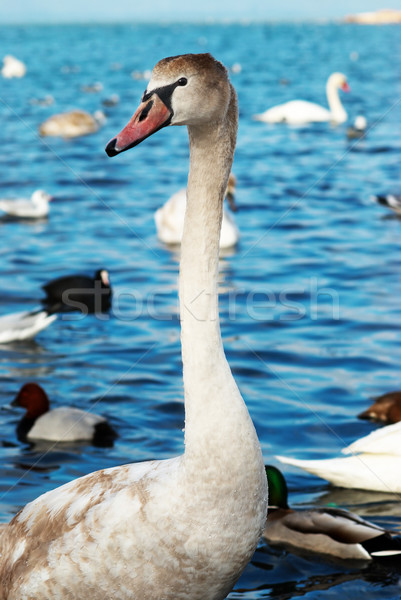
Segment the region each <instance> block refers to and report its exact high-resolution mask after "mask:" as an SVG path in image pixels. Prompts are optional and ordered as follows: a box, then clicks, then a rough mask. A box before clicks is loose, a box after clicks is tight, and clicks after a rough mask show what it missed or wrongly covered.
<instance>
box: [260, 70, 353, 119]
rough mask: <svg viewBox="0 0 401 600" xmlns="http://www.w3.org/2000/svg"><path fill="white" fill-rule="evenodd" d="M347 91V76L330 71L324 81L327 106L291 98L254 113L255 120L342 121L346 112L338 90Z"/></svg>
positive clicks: (345, 116)
mask: <svg viewBox="0 0 401 600" xmlns="http://www.w3.org/2000/svg"><path fill="white" fill-rule="evenodd" d="M340 89H341V90H342V91H343V92H349V90H350V88H349V85H348V82H347V78H346V76H345V75H343V74H342V73H332V74H331V75H330V77H329V78H328V80H327V83H326V94H327V102H328V105H329V108H328V109H327V108H325V107H324V106H320V105H319V104H315V103H314V102H308V101H306V100H291V101H290V102H285V103H284V104H279V105H278V106H273V107H272V108H269V109H268V110H266V111H265V112H264V113H262V114H260V115H255V116H254V118H255V119H256V120H257V121H264V122H265V123H288V124H289V125H304V124H306V123H318V122H325V121H330V122H332V123H336V124H337V123H344V122H345V121H346V120H347V113H346V111H345V109H344V107H343V105H342V103H341V100H340V96H339V93H338V91H339V90H340Z"/></svg>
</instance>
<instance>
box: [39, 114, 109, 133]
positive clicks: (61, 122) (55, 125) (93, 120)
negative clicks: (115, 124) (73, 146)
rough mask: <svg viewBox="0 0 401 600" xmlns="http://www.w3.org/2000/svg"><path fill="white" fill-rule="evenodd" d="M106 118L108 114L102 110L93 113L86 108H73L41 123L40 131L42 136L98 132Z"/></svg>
mask: <svg viewBox="0 0 401 600" xmlns="http://www.w3.org/2000/svg"><path fill="white" fill-rule="evenodd" d="M105 120H106V116H105V114H104V112H103V111H101V110H97V111H96V112H95V113H94V114H93V115H91V114H90V113H88V112H86V111H85V110H71V111H69V112H65V113H59V114H57V115H53V116H51V117H49V118H48V119H46V121H44V122H43V123H41V125H39V133H40V135H42V136H55V137H57V136H59V137H64V138H74V137H80V136H82V135H89V134H90V133H96V131H98V130H99V128H100V127H101V126H102V125H103V124H104V122H105Z"/></svg>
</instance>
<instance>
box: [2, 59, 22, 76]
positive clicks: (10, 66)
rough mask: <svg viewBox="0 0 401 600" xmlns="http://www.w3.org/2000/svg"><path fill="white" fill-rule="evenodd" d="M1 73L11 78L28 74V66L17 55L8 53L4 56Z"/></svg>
mask: <svg viewBox="0 0 401 600" xmlns="http://www.w3.org/2000/svg"><path fill="white" fill-rule="evenodd" d="M1 74H2V75H3V77H5V78H6V79H11V78H13V77H24V75H25V74H26V66H25V65H24V63H23V62H22V61H21V60H18V58H15V56H11V54H7V55H6V56H5V57H4V58H3V68H2V69H1Z"/></svg>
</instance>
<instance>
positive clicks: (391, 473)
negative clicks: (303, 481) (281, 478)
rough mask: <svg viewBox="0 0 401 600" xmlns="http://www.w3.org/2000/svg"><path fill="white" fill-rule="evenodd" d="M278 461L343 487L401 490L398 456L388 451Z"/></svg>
mask: <svg viewBox="0 0 401 600" xmlns="http://www.w3.org/2000/svg"><path fill="white" fill-rule="evenodd" d="M276 458H277V459H278V460H279V461H280V462H282V463H285V464H288V465H293V466H294V467H299V468H300V469H303V470H304V471H307V472H308V473H312V474H313V475H317V476H318V477H321V478H322V479H326V481H329V482H330V483H332V484H334V485H336V486H338V487H344V488H354V489H362V490H373V491H379V492H388V493H390V494H398V493H400V492H401V479H400V477H399V473H400V468H401V457H399V456H391V455H388V454H380V455H379V454H362V455H353V456H347V457H342V458H329V459H322V460H300V459H297V458H290V457H287V456H277V457H276Z"/></svg>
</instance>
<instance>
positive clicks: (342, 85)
mask: <svg viewBox="0 0 401 600" xmlns="http://www.w3.org/2000/svg"><path fill="white" fill-rule="evenodd" d="M327 87H328V88H334V89H340V90H342V91H343V92H349V91H350V90H351V88H350V87H349V85H348V81H347V78H346V76H345V75H344V74H343V73H332V74H331V75H330V77H329V78H328V80H327Z"/></svg>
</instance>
